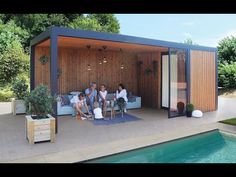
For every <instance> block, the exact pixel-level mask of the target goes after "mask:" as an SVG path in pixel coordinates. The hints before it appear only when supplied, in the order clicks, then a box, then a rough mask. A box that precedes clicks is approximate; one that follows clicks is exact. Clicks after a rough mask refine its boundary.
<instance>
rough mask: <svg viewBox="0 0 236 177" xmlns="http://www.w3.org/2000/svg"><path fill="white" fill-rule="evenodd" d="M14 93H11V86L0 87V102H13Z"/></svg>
mask: <svg viewBox="0 0 236 177" xmlns="http://www.w3.org/2000/svg"><path fill="white" fill-rule="evenodd" d="M13 97H14V95H13V92H12V91H11V89H10V87H9V86H5V87H0V101H3V102H7V101H11V98H13Z"/></svg>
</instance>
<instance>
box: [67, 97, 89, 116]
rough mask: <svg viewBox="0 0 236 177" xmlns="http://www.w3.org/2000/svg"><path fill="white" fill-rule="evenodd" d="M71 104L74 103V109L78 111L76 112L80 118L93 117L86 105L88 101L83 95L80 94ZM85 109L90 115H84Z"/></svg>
mask: <svg viewBox="0 0 236 177" xmlns="http://www.w3.org/2000/svg"><path fill="white" fill-rule="evenodd" d="M71 103H73V107H74V108H75V109H76V111H77V112H78V113H79V118H80V119H81V117H82V116H83V117H85V118H89V117H90V116H89V115H91V113H90V112H89V110H88V106H87V103H86V99H85V95H84V94H83V93H80V94H79V95H78V96H77V95H76V96H74V97H73V98H72V99H71ZM83 107H85V108H86V111H87V112H88V114H89V115H86V114H84V113H83V111H82V108H83Z"/></svg>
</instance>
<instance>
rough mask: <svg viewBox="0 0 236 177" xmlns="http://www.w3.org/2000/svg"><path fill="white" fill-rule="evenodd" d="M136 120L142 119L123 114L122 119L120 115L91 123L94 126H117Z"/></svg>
mask: <svg viewBox="0 0 236 177" xmlns="http://www.w3.org/2000/svg"><path fill="white" fill-rule="evenodd" d="M137 120H142V119H141V118H138V117H136V116H133V115H130V114H126V113H124V115H123V117H122V116H121V114H117V115H116V116H115V117H114V118H112V119H109V118H106V119H104V120H92V122H93V124H94V125H112V124H119V123H125V122H131V121H137Z"/></svg>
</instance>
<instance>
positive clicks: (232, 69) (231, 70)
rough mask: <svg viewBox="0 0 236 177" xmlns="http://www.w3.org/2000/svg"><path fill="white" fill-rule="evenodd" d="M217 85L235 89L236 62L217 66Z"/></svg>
mask: <svg viewBox="0 0 236 177" xmlns="http://www.w3.org/2000/svg"><path fill="white" fill-rule="evenodd" d="M218 83H219V86H220V87H224V88H236V62H231V63H230V64H228V63H224V64H219V68H218Z"/></svg>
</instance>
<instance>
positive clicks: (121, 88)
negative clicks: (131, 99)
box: [116, 84, 128, 112]
mask: <svg viewBox="0 0 236 177" xmlns="http://www.w3.org/2000/svg"><path fill="white" fill-rule="evenodd" d="M119 98H123V99H124V100H125V102H126V104H127V102H128V98H127V91H126V89H125V87H124V85H123V84H119V87H118V90H117V91H116V99H119ZM124 112H127V110H126V108H124Z"/></svg>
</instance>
